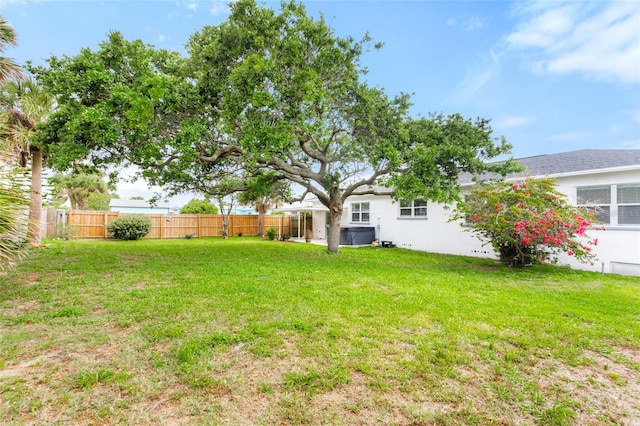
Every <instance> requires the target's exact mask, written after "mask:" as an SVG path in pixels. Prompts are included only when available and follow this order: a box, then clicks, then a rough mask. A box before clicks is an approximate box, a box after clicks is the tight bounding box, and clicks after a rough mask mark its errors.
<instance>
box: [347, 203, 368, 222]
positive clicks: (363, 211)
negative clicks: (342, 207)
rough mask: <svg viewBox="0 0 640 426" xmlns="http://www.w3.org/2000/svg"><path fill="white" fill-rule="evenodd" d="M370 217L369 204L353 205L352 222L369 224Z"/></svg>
mask: <svg viewBox="0 0 640 426" xmlns="http://www.w3.org/2000/svg"><path fill="white" fill-rule="evenodd" d="M370 216H371V213H370V211H369V203H352V204H351V222H369V218H370Z"/></svg>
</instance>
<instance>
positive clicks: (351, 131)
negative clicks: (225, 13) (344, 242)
mask: <svg viewBox="0 0 640 426" xmlns="http://www.w3.org/2000/svg"><path fill="white" fill-rule="evenodd" d="M369 47H371V40H370V39H369V37H368V36H364V37H363V38H362V39H361V40H356V39H354V38H351V37H347V38H342V37H338V36H336V35H334V34H333V30H332V29H331V28H330V27H329V26H328V25H327V23H326V22H325V20H324V19H323V18H322V17H320V18H318V19H315V18H313V17H311V16H309V15H308V14H307V13H306V10H305V8H304V6H303V5H301V4H298V3H295V2H293V1H292V2H287V3H283V4H282V5H281V8H280V10H279V11H275V10H272V9H270V8H268V7H261V6H258V5H257V4H256V2H255V1H254V0H240V1H238V2H234V3H232V5H231V14H230V16H229V18H228V19H227V20H226V21H225V22H223V23H222V24H220V25H218V26H207V27H204V28H202V29H201V30H200V31H198V32H197V33H195V34H194V35H193V36H192V37H191V39H190V40H189V42H188V44H187V51H188V56H187V57H186V58H182V57H180V56H179V55H178V54H177V53H174V52H167V51H164V50H157V49H155V48H153V47H152V46H148V45H144V44H143V43H142V42H140V41H133V42H129V41H126V40H124V38H123V37H122V36H121V35H120V34H118V33H112V34H110V35H109V37H108V40H107V41H105V42H104V43H102V44H101V45H100V48H99V49H98V50H97V51H95V52H94V51H91V50H89V49H83V50H82V51H81V52H80V54H78V55H77V56H75V57H63V58H58V57H51V58H49V60H48V67H35V68H32V71H33V72H34V73H36V74H37V75H38V77H39V78H40V80H41V81H42V82H43V84H45V85H46V86H47V87H49V88H51V90H54V91H55V93H56V95H57V96H58V102H59V111H58V112H57V113H56V114H55V115H54V117H52V119H51V120H49V123H48V124H47V125H46V126H43V127H42V131H41V132H40V135H41V141H42V142H43V143H46V145H47V146H48V147H49V149H50V152H51V155H52V156H55V158H57V160H58V161H59V163H58V164H64V163H65V162H67V163H68V162H69V161H70V160H72V159H73V158H77V156H81V157H84V156H86V155H88V154H92V155H93V158H94V159H95V161H97V162H105V161H123V160H126V161H128V162H131V163H133V164H137V165H139V166H140V167H141V170H142V175H143V176H144V177H146V178H147V179H148V180H149V181H150V182H151V183H153V184H158V185H162V186H165V187H167V188H168V189H169V190H174V191H175V190H177V189H176V188H180V189H181V190H183V189H190V190H196V191H197V190H198V187H203V186H206V187H208V188H216V191H215V192H216V193H219V190H220V189H222V188H225V187H229V185H226V184H224V185H219V184H214V185H212V183H213V182H214V181H216V179H217V178H219V177H221V176H225V173H224V170H226V169H229V168H232V169H234V168H241V169H242V172H241V173H239V174H235V175H234V176H237V177H239V178H240V181H241V182H250V181H251V179H249V178H250V177H251V176H254V175H256V174H258V173H260V172H261V171H267V172H269V173H272V174H274V175H275V176H277V177H278V178H279V179H285V180H287V181H289V182H291V183H295V184H298V185H300V186H301V187H302V188H304V190H305V193H304V195H306V194H313V195H314V196H316V197H317V198H318V200H319V201H320V202H321V203H322V204H324V205H325V206H327V207H328V208H329V212H330V214H329V225H330V227H329V237H328V246H329V250H330V251H333V252H336V251H338V243H339V233H340V221H341V217H342V212H343V205H344V203H345V200H346V199H347V197H349V196H351V195H358V194H373V193H386V194H391V195H393V196H401V197H402V198H413V197H424V198H428V199H432V200H436V201H443V202H448V201H452V200H455V199H457V197H458V184H457V178H458V175H459V174H460V173H462V172H473V173H482V172H486V171H492V172H500V173H503V172H505V171H507V170H509V169H510V167H511V166H512V164H511V163H510V162H503V163H499V164H497V163H495V164H488V163H487V162H486V160H489V159H492V158H494V157H496V156H498V155H501V154H505V153H508V152H509V150H510V146H509V145H508V144H507V143H506V141H505V140H504V139H502V138H494V137H493V136H492V129H491V127H490V126H489V123H488V121H487V120H484V119H478V120H475V121H472V120H468V119H465V118H463V117H462V116H460V115H458V114H453V115H450V116H443V115H430V116H429V117H428V118H425V117H423V118H417V119H416V118H412V117H410V116H409V112H408V111H409V106H410V103H409V96H408V95H406V94H399V95H398V96H396V97H394V98H389V97H388V96H387V95H386V94H385V93H384V91H383V90H382V89H379V88H375V87H371V86H370V85H368V84H367V83H366V82H365V81H363V78H362V76H363V75H364V74H365V73H366V69H364V68H363V67H362V66H361V64H360V58H361V55H362V54H363V52H364V51H365V50H367V49H368V48H369ZM373 47H377V46H373ZM236 182H237V180H236ZM232 186H234V188H235V185H232ZM234 188H231V189H234ZM379 188H383V189H382V190H380V189H379ZM245 189H246V188H245ZM234 190H235V189H234ZM204 193H207V192H204ZM208 193H210V192H208ZM304 195H303V196H304Z"/></svg>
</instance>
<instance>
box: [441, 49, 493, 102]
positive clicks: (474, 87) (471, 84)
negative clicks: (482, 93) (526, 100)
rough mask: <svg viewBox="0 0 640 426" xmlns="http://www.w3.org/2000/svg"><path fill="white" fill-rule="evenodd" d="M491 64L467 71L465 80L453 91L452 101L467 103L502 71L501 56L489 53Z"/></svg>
mask: <svg viewBox="0 0 640 426" xmlns="http://www.w3.org/2000/svg"><path fill="white" fill-rule="evenodd" d="M489 58H490V62H489V63H488V64H487V63H485V64H482V65H481V66H479V67H477V68H473V69H469V70H467V75H466V77H465V79H464V80H463V81H462V82H461V83H460V84H458V86H457V87H456V88H455V90H454V91H453V94H452V96H451V100H452V101H453V102H455V103H463V104H464V103H467V102H468V101H469V100H470V99H471V98H472V97H473V96H474V95H475V94H476V93H477V92H478V91H479V90H480V89H482V87H484V85H485V84H487V82H488V81H490V80H491V79H492V78H494V77H495V76H496V75H497V74H498V73H499V72H500V69H501V61H500V54H498V53H496V52H494V51H493V50H491V51H489Z"/></svg>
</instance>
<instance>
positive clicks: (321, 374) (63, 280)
mask: <svg viewBox="0 0 640 426" xmlns="http://www.w3.org/2000/svg"><path fill="white" fill-rule="evenodd" d="M146 244H147V246H145V247H146V250H145V253H146V255H147V256H149V259H148V260H147V262H149V263H148V264H145V263H144V260H143V259H144V257H142V256H138V257H135V256H134V257H135V262H134V263H133V264H124V265H123V264H122V262H125V259H126V258H127V256H124V255H123V254H122V253H119V252H117V251H116V252H115V253H114V254H112V255H109V252H108V250H106V249H105V246H111V247H130V246H124V245H123V246H117V245H115V244H113V243H109V244H105V245H104V246H103V245H99V246H98V247H99V248H100V250H101V252H100V253H101V263H99V264H96V265H94V266H91V264H90V263H88V264H86V265H85V266H82V263H83V262H82V261H81V259H82V253H84V252H86V251H88V250H87V249H86V247H85V248H84V249H82V247H81V248H80V249H79V251H78V252H75V251H73V250H72V249H73V245H72V244H71V243H67V244H61V246H60V248H59V249H56V248H55V247H52V248H51V249H50V250H48V251H46V252H43V253H39V254H38V256H39V257H42V259H40V260H39V257H36V258H35V260H34V261H33V263H32V264H30V263H26V264H24V265H23V266H22V267H21V268H22V270H21V269H20V268H19V269H18V270H16V271H11V272H10V273H9V275H7V284H6V285H3V286H0V297H2V298H0V319H1V322H0V326H1V329H0V332H1V334H0V339H1V345H0V423H2V424H8V425H41V424H87V425H88V424H100V425H121V424H131V425H133V424H135V425H156V424H163V425H191V424H230V425H236V424H237V425H272V424H281V425H304V424H311V425H321V424H331V425H371V424H380V425H458V424H473V425H536V424H540V425H547V424H548V425H601V424H619V425H629V426H632V425H636V424H640V398H639V395H640V342H639V341H638V338H637V330H635V329H634V328H633V324H637V306H636V305H634V304H635V302H636V299H633V298H632V299H630V300H625V299H624V297H625V296H624V295H626V294H632V295H633V294H634V290H637V289H640V283H638V282H637V281H634V280H619V281H617V280H616V279H615V278H611V277H601V276H599V275H596V274H584V275H578V278H577V281H575V280H576V278H575V277H573V276H571V275H561V274H560V275H558V273H556V272H555V271H556V270H555V269H550V270H549V269H545V270H543V271H541V272H539V273H532V272H527V275H526V276H525V277H524V278H525V280H522V279H521V278H523V277H521V276H517V277H515V278H514V277H513V276H511V275H504V274H505V273H504V271H502V270H500V269H496V268H495V267H493V268H492V267H491V266H490V265H487V264H482V265H480V266H481V268H480V269H479V270H478V271H476V270H475V269H474V267H473V265H469V264H468V263H469V261H468V260H465V261H464V263H463V264H461V265H458V266H457V267H456V268H454V269H455V273H454V276H453V277H451V278H448V276H449V275H448V274H447V273H440V274H441V275H440V276H438V275H437V274H438V272H437V266H438V265H435V266H434V265H433V264H427V265H423V263H425V258H424V257H421V256H416V255H414V254H412V253H407V252H403V251H398V252H395V251H384V252H378V251H373V250H370V251H354V252H353V253H354V254H351V253H350V252H347V253H346V254H344V255H341V256H342V257H330V258H327V259H328V260H327V259H325V258H323V257H322V255H320V254H318V253H317V252H316V251H314V250H317V249H314V248H309V247H307V246H304V245H292V244H291V245H284V244H280V245H277V243H273V245H268V244H269V243H264V244H267V246H266V247H267V248H271V247H289V246H296V247H297V248H287V250H290V251H289V252H287V255H288V257H289V259H290V261H291V262H294V264H293V266H292V267H291V269H292V270H293V271H294V272H295V273H299V272H298V271H299V270H300V268H301V267H302V266H305V267H308V263H309V262H311V261H313V260H314V259H315V261H316V262H318V264H316V265H314V266H313V268H314V270H315V271H320V272H319V275H318V279H319V280H320V279H321V280H323V281H322V283H323V284H322V285H323V288H322V289H319V288H318V287H317V286H315V285H309V283H308V281H306V280H300V281H297V282H296V281H295V280H292V276H294V275H293V274H291V273H290V272H291V271H288V270H287V271H285V272H286V273H285V274H283V277H281V278H277V276H276V275H275V272H273V271H267V270H266V269H265V267H264V266H262V268H263V269H262V270H260V271H257V272H255V273H254V274H253V275H251V272H247V271H248V269H247V265H248V263H245V264H244V265H243V266H242V267H241V268H239V269H238V270H233V269H229V268H230V267H228V268H227V269H224V268H219V266H218V265H219V264H220V263H223V262H225V261H227V260H228V261H229V264H233V263H232V261H231V260H234V261H237V260H238V259H247V258H252V259H255V258H259V257H267V258H268V257H269V256H277V257H278V259H279V258H280V257H282V253H280V252H279V251H278V252H276V254H272V255H269V252H267V253H263V252H257V253H253V252H252V251H250V250H249V251H245V252H243V251H242V250H243V249H244V250H248V249H246V248H245V247H244V246H242V245H240V246H231V247H228V246H222V245H219V246H216V247H215V249H216V251H215V253H217V254H216V255H217V256H220V254H219V252H220V251H223V250H229V253H228V258H225V257H222V258H220V257H218V258H214V259H213V260H212V254H211V253H212V252H213V251H212V250H210V248H209V247H208V246H207V245H205V244H204V242H192V241H190V242H189V244H190V247H194V248H195V249H194V251H191V252H189V256H186V257H185V258H176V259H174V260H172V261H171V262H173V263H174V264H175V265H180V264H185V266H184V267H183V268H179V267H178V266H176V268H177V269H176V270H175V271H174V270H171V271H168V270H167V269H163V268H166V264H167V262H168V260H167V256H169V254H168V253H170V252H173V251H175V248H174V247H173V246H172V245H171V243H163V244H161V245H159V248H158V250H160V256H158V257H159V258H160V259H161V260H160V261H157V262H156V261H153V256H154V247H155V246H154V245H151V244H150V243H146ZM227 244H229V243H227ZM255 244H258V245H259V243H255ZM56 250H58V251H64V254H65V256H66V257H70V259H69V263H68V264H67V265H66V266H60V263H61V262H64V258H62V257H59V258H56V261H57V262H53V261H52V260H51V259H50V258H49V257H48V256H50V255H51V254H55V253H56ZM298 250H302V252H301V253H302V254H299V253H298ZM70 251H71V253H70ZM105 251H106V253H105ZM305 253H307V254H306V255H305ZM390 253H391V254H390ZM87 256H88V257H89V258H92V257H95V255H94V256H91V253H88V254H87ZM198 256H201V259H200V260H198V259H199V258H198ZM252 256H253V257H252ZM296 256H301V259H300V260H298V261H296V260H295V259H296ZM347 256H352V257H349V258H347V259H345V260H343V259H344V258H345V257H347ZM376 256H380V258H379V259H378V258H376ZM393 256H396V258H394V257H393ZM194 258H195V259H196V260H194ZM110 259H111V260H113V262H114V264H117V265H119V266H121V267H122V268H129V267H130V266H132V265H136V267H138V266H140V265H142V266H144V268H145V269H143V270H138V269H136V268H131V269H130V272H117V271H114V267H113V265H110V264H109V261H110ZM317 259H320V260H317ZM336 259H337V260H336ZM376 259H378V260H376ZM271 261H273V258H272V259H271ZM374 261H379V262H382V263H381V265H375V267H374V266H373V265H372V262H374ZM454 261H455V258H454V260H452V259H451V258H447V261H446V265H447V267H451V262H454ZM87 262H88V261H87ZM296 262H297V263H296ZM322 262H326V264H323V263H322ZM342 262H344V263H345V265H344V266H343V265H342ZM212 264H215V267H212V266H211V265H212ZM251 264H252V265H253V268H254V269H255V268H258V269H260V268H261V266H260V265H261V264H260V263H259V262H258V261H255V260H252V263H251ZM397 264H400V265H402V267H401V268H396V269H393V268H395V266H394V265H397ZM47 265H55V266H52V267H51V268H53V269H55V268H61V267H68V268H70V269H73V268H83V269H85V271H84V272H82V273H80V272H79V271H77V270H75V271H73V270H72V271H71V272H72V273H69V274H62V273H56V272H55V271H51V270H49V271H47V267H48V266H47ZM280 268H282V266H280ZM421 268H422V269H421ZM463 268H467V269H466V270H464V269H463ZM32 269H42V271H40V272H34V271H33V270H32ZM154 269H158V270H159V272H158V273H154V272H153V271H154ZM334 269H336V270H337V272H336V275H335V276H334V277H333V278H330V279H327V276H329V277H330V275H329V274H330V271H332V270H334ZM369 269H371V271H370V272H365V271H367V270H369ZM351 270H356V271H357V274H354V275H349V274H350V271H351ZM387 270H392V271H391V273H387V272H386V271H387ZM461 271H462V272H461ZM549 271H550V272H549ZM476 272H477V273H478V274H485V275H484V276H481V277H480V278H477V281H475V282H474V281H473V280H474V279H471V278H468V279H467V280H466V281H465V282H464V283H460V280H459V279H458V278H457V277H458V276H459V275H460V274H461V273H464V275H465V276H467V277H471V276H473V275H474V273H476ZM217 273H220V276H216V277H214V278H213V279H212V277H211V276H212V274H217ZM365 273H366V274H367V275H366V276H362V275H363V274H365ZM34 274H37V277H36V276H35V275H34ZM506 274H511V272H507V273H506ZM229 276H233V277H238V278H237V280H236V281H234V282H232V283H231V284H229V285H228V286H227V287H225V286H222V285H220V284H219V283H220V282H221V281H223V279H222V278H220V277H227V278H226V279H229V278H228V277H229ZM274 276H276V278H273V277H274ZM419 276H425V277H428V279H425V280H424V281H418V280H417V279H416V277H419ZM563 276H564V277H565V279H561V278H562V277H563ZM265 277H271V278H268V279H267V278H265ZM358 277H361V278H362V279H358ZM394 277H395V278H394ZM434 277H435V278H434ZM549 278H553V279H549ZM330 280H335V281H336V282H338V281H340V282H338V283H337V284H331V281H330ZM572 280H574V281H572ZM580 280H581V281H580ZM597 280H600V281H597ZM32 281H33V282H34V283H35V284H32V285H29V286H28V287H25V286H22V285H21V284H22V282H28V283H31V282H32ZM523 281H526V283H523ZM552 281H556V282H557V284H553V283H552ZM254 282H258V284H256V285H254V284H253V283H254ZM345 282H346V283H349V284H348V285H349V286H350V287H349V291H344V288H345V285H346V284H344V283H345ZM582 282H584V283H585V285H586V287H585V288H584V289H583V288H582V287H581V286H582ZM247 283H249V284H247ZM538 284H539V285H538ZM332 285H333V287H332ZM523 287H524V288H523ZM331 292H335V293H336V297H335V298H332V297H328V296H327V295H329V296H331V294H332V293H331ZM632 297H633V296H632ZM501 298H502V300H500V299H501ZM452 300H453V301H454V303H452V306H450V307H449V306H446V305H447V303H448V301H452ZM591 300H594V302H593V305H587V303H590V302H589V301H591ZM413 303H415V304H416V306H417V307H415V308H414V305H413ZM547 303H548V304H547ZM345 306H346V308H345ZM585 306H586V307H585ZM608 306H610V308H608ZM634 306H636V307H635V308H634ZM343 308H344V309H343ZM634 309H635V310H634ZM485 310H486V311H485ZM523 311H525V313H524V314H523ZM591 312H594V313H593V314H592V313H591ZM634 321H635V322H634ZM634 333H636V334H634Z"/></svg>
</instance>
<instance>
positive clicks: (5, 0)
mask: <svg viewBox="0 0 640 426" xmlns="http://www.w3.org/2000/svg"><path fill="white" fill-rule="evenodd" d="M26 3H27V1H26V0H0V10H2V9H3V8H5V7H7V6H9V5H12V4H26Z"/></svg>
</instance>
